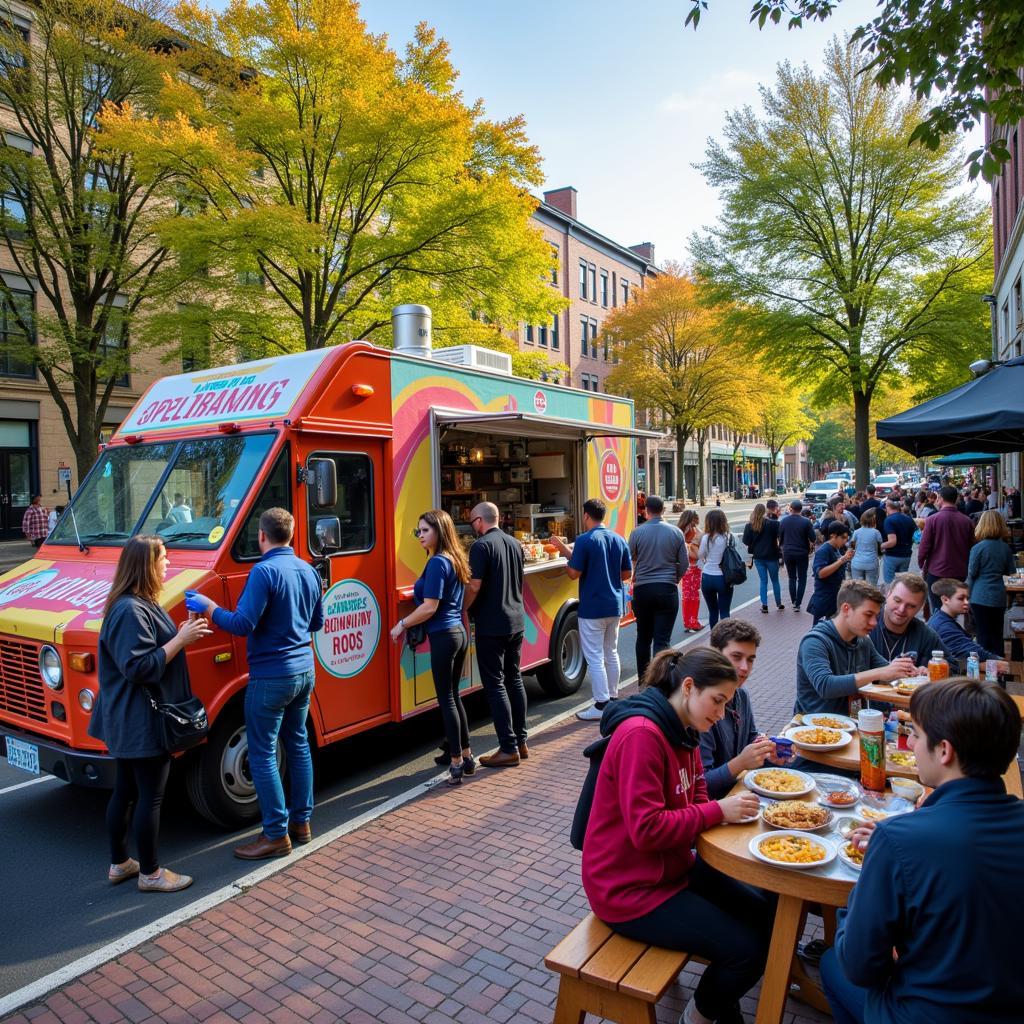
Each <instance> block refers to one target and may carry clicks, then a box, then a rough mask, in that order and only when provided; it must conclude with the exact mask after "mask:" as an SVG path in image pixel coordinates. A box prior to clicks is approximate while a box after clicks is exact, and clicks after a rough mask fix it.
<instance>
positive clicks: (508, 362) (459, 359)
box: [431, 345, 512, 377]
mask: <svg viewBox="0 0 1024 1024" xmlns="http://www.w3.org/2000/svg"><path fill="white" fill-rule="evenodd" d="M431 358H432V359H433V360H434V361H435V362H438V363H450V364H451V365H452V366H470V367H472V368H473V369H475V370H483V371H485V372H486V373H500V374H504V376H506V377H511V376H512V357H511V356H510V355H509V354H508V353H507V352H495V351H494V350H493V349H489V348H481V347H480V346H479V345H453V346H452V347H451V348H435V349H434V351H433V352H432V353H431Z"/></svg>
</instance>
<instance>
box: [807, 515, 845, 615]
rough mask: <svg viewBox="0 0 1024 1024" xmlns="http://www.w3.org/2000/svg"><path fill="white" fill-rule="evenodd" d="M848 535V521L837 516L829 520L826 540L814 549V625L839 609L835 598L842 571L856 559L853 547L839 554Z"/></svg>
mask: <svg viewBox="0 0 1024 1024" xmlns="http://www.w3.org/2000/svg"><path fill="white" fill-rule="evenodd" d="M849 539H850V531H849V530H848V529H847V527H846V523H844V522H843V521H842V520H839V519H837V520H836V521H835V522H834V523H829V526H828V536H827V537H826V539H825V543H824V544H822V545H821V547H819V548H818V550H817V551H815V553H814V568H813V572H814V593H813V594H811V599H810V601H808V602H807V610H808V611H809V612H810V613H811V615H813V616H814V622H813V623H812V625H815V626H816V625H817V624H818V623H819V622H821V620H822V619H828V618H831V617H832V616H833V615H835V613H836V608H837V605H836V599H837V597H838V594H839V588H840V587H841V586H842V585H843V574H844V573H845V571H846V566H847V565H848V564H849V563H850V562H851V561H852V559H853V552H852V551H849V550H848V551H846V553H845V554H840V552H841V551H842V549H843V548H844V547H845V546H846V542H847V541H848V540H849Z"/></svg>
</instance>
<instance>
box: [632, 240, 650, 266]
mask: <svg viewBox="0 0 1024 1024" xmlns="http://www.w3.org/2000/svg"><path fill="white" fill-rule="evenodd" d="M630 249H632V250H633V252H635V253H636V254H637V256H643V258H644V259H645V260H647V262H648V263H653V262H654V243H653V242H641V243H640V244H639V245H631V246H630Z"/></svg>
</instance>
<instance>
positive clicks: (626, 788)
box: [574, 647, 776, 1024]
mask: <svg viewBox="0 0 1024 1024" xmlns="http://www.w3.org/2000/svg"><path fill="white" fill-rule="evenodd" d="M646 683H647V685H646V686H645V687H644V689H643V690H642V691H641V692H640V693H638V694H636V695H635V696H633V697H629V698H628V699H625V700H621V701H618V702H616V703H615V704H612V705H609V706H608V707H607V708H606V710H605V712H604V715H603V717H602V719H601V733H602V737H603V740H602V741H600V742H603V743H604V750H603V757H601V759H600V762H599V767H598V768H597V778H596V783H595V785H594V786H593V790H592V792H593V799H592V803H591V806H590V809H589V817H588V820H587V823H586V830H585V832H584V836H583V844H582V845H583V887H584V889H585V891H586V893H587V898H588V899H589V900H590V906H591V908H592V909H593V911H594V914H595V915H596V916H597V917H598V918H600V919H601V920H602V921H604V922H605V923H606V924H607V925H608V926H609V927H610V928H611V929H612V930H613V931H615V932H617V933H619V934H620V935H625V936H626V937H627V938H631V939H636V940H637V941H640V942H646V943H651V944H653V945H656V946H664V947H666V948H668V949H676V950H686V951H688V952H690V953H691V954H695V955H697V956H701V957H704V958H706V959H707V961H708V967H707V969H706V970H705V971H704V974H703V975H702V977H701V980H700V982H699V984H698V985H697V988H696V991H695V992H694V994H693V997H692V998H691V999H690V1002H689V1003H688V1004H687V1006H686V1009H685V1010H684V1011H683V1016H682V1018H681V1020H682V1021H683V1022H684V1024H711V1022H713V1021H717V1022H718V1024H738V1022H741V1021H742V1020H743V1016H742V1014H741V1012H740V1008H739V1001H740V999H741V998H742V997H743V996H744V995H745V994H746V993H747V992H748V991H749V990H750V989H751V988H752V987H753V986H754V985H755V984H756V983H757V981H758V979H759V978H760V977H761V975H762V974H763V973H764V967H765V963H766V961H767V959H768V947H769V942H770V939H771V931H772V925H773V921H774V913H775V902H776V901H775V898H774V897H773V896H771V895H769V894H767V893H764V892H761V891H760V890H757V889H754V888H751V887H750V886H746V885H744V884H742V883H740V882H737V881H734V880H733V879H731V878H728V877H727V876H726V875H723V874H721V873H720V872H718V871H716V870H715V869H714V868H712V867H710V866H709V865H707V864H705V863H704V862H703V861H700V860H697V859H696V858H695V856H694V854H693V847H694V845H695V844H696V841H697V837H698V836H699V835H700V833H701V832H704V831H705V830H707V829H709V828H713V827H714V826H716V825H719V824H721V823H722V822H723V821H728V822H738V821H741V820H743V819H745V818H749V817H751V816H753V815H756V814H757V813H758V810H759V806H760V805H759V803H758V800H757V797H755V796H754V795H753V794H752V793H742V794H737V795H735V796H727V797H725V798H723V799H721V800H709V799H708V794H707V787H706V786H705V782H704V770H703V768H702V767H701V759H700V751H699V744H700V734H701V733H702V732H706V731H707V730H708V729H710V728H711V727H712V726H713V725H714V724H715V723H716V722H718V721H719V720H720V719H721V718H722V717H723V716H724V715H725V714H726V705H727V704H728V703H729V701H730V700H731V699H732V698H733V696H734V695H735V693H736V688H737V685H738V680H737V676H736V669H735V668H734V667H733V665H732V663H731V662H730V661H729V659H728V658H727V657H725V655H723V654H722V653H720V652H719V651H713V650H710V649H709V648H706V647H698V648H690V649H689V650H687V651H674V650H666V651H662V652H661V653H660V654H658V655H657V656H656V657H655V658H654V660H653V661H652V662H651V664H650V666H649V668H648V670H647V677H646ZM590 756H591V758H592V765H591V773H593V772H594V765H595V764H596V763H598V762H596V761H595V759H594V755H593V754H591V755H590ZM590 781H591V777H590V776H589V775H588V783H589V782H590ZM586 792H587V789H586V786H585V789H584V794H586ZM583 802H584V798H582V797H581V803H583ZM579 818H580V813H579V808H578V809H577V822H576V823H574V828H576V827H577V826H578V823H579Z"/></svg>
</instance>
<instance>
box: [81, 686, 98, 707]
mask: <svg viewBox="0 0 1024 1024" xmlns="http://www.w3.org/2000/svg"><path fill="white" fill-rule="evenodd" d="M95 700H96V697H95V695H94V694H93V692H92V690H79V691H78V704H79V706H80V707H81V709H82V710H83V711H92V706H93V703H94V702H95Z"/></svg>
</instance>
